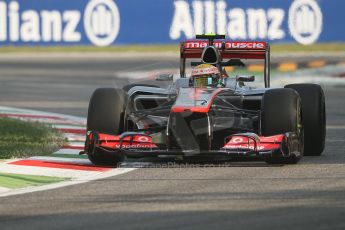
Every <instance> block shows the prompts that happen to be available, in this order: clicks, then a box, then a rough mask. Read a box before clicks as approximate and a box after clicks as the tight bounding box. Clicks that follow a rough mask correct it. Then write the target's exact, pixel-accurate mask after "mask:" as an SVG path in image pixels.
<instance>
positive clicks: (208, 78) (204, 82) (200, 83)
mask: <svg viewBox="0 0 345 230" xmlns="http://www.w3.org/2000/svg"><path fill="white" fill-rule="evenodd" d="M215 83H216V79H215V78H213V77H212V75H204V76H194V87H207V86H214V85H215Z"/></svg>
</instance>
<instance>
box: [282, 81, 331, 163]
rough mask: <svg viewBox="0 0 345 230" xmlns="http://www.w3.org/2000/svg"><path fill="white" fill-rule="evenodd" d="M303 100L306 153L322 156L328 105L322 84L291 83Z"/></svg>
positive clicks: (291, 86)
mask: <svg viewBox="0 0 345 230" xmlns="http://www.w3.org/2000/svg"><path fill="white" fill-rule="evenodd" d="M285 88H290V89H294V90H296V91H297V92H298V94H299V95H300V97H301V100H302V111H303V112H302V117H303V126H304V155H305V156H320V155H321V154H322V152H323V150H324V148H325V137H326V106H325V95H324V92H323V90H322V88H321V86H319V85H316V84H291V85H287V86H285Z"/></svg>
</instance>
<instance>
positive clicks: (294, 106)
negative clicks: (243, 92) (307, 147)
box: [261, 89, 303, 164]
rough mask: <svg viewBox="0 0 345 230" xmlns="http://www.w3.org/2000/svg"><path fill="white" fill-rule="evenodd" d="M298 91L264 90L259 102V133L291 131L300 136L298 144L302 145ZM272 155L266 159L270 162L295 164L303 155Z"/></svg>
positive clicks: (270, 133) (268, 133) (301, 151)
mask: <svg viewBox="0 0 345 230" xmlns="http://www.w3.org/2000/svg"><path fill="white" fill-rule="evenodd" d="M300 103H301V102H300V98H299V95H298V93H296V91H295V90H292V89H270V90H268V91H266V92H265V94H264V96H263V99H262V104H261V134H262V135H263V136H273V135H277V134H282V133H287V132H293V133H296V134H298V135H299V136H300V139H299V144H298V145H299V146H298V147H300V146H303V128H302V126H301V124H302V117H301V114H302V112H301V105H300ZM299 149H300V151H299V152H300V155H299V156H296V155H294V154H293V155H291V156H290V157H281V156H277V157H276V156H272V157H269V158H267V159H266V162H267V163H270V164H296V163H297V162H298V161H299V160H300V159H301V158H302V156H303V148H299Z"/></svg>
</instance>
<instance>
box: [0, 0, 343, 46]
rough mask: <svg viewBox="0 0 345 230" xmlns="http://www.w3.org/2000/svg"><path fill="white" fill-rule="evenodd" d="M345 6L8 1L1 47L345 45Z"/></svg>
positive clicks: (291, 1) (248, 1) (0, 21)
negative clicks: (207, 38)
mask: <svg viewBox="0 0 345 230" xmlns="http://www.w3.org/2000/svg"><path fill="white" fill-rule="evenodd" d="M344 9H345V1H343V0H255V1H254V0H226V1H225V0H175V1H173V0H20V1H19V0H0V46H3V45H40V46H42V45H47V46H53V45H94V46H109V45H117V44H134V43H135V44H165V43H177V42H179V41H181V40H184V39H190V38H193V37H194V35H195V34H201V33H208V32H216V33H219V34H226V35H227V36H228V37H229V38H230V39H234V40H266V41H271V42H297V43H301V44H305V45H309V44H313V43H316V42H336V41H342V42H344V41H345V26H344V25H343V22H345V14H344V13H343V11H344Z"/></svg>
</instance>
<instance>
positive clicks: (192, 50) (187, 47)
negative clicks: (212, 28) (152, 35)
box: [180, 40, 270, 88]
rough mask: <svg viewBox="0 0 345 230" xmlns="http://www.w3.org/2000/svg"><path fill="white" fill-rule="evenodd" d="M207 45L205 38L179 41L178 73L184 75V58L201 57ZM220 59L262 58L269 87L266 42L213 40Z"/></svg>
mask: <svg viewBox="0 0 345 230" xmlns="http://www.w3.org/2000/svg"><path fill="white" fill-rule="evenodd" d="M208 45H209V41H207V40H189V41H185V42H182V43H181V59H180V61H181V62H180V74H181V77H186V75H185V74H186V73H185V68H186V59H190V58H201V56H202V53H203V50H204V48H205V47H207V46H208ZM213 46H215V47H216V48H217V49H218V51H219V54H220V59H221V60H224V59H262V60H264V62H265V67H264V77H265V87H266V88H268V87H270V46H269V44H268V43H267V42H235V41H224V40H221V41H220V40H218V41H217V40H215V41H214V42H213Z"/></svg>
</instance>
